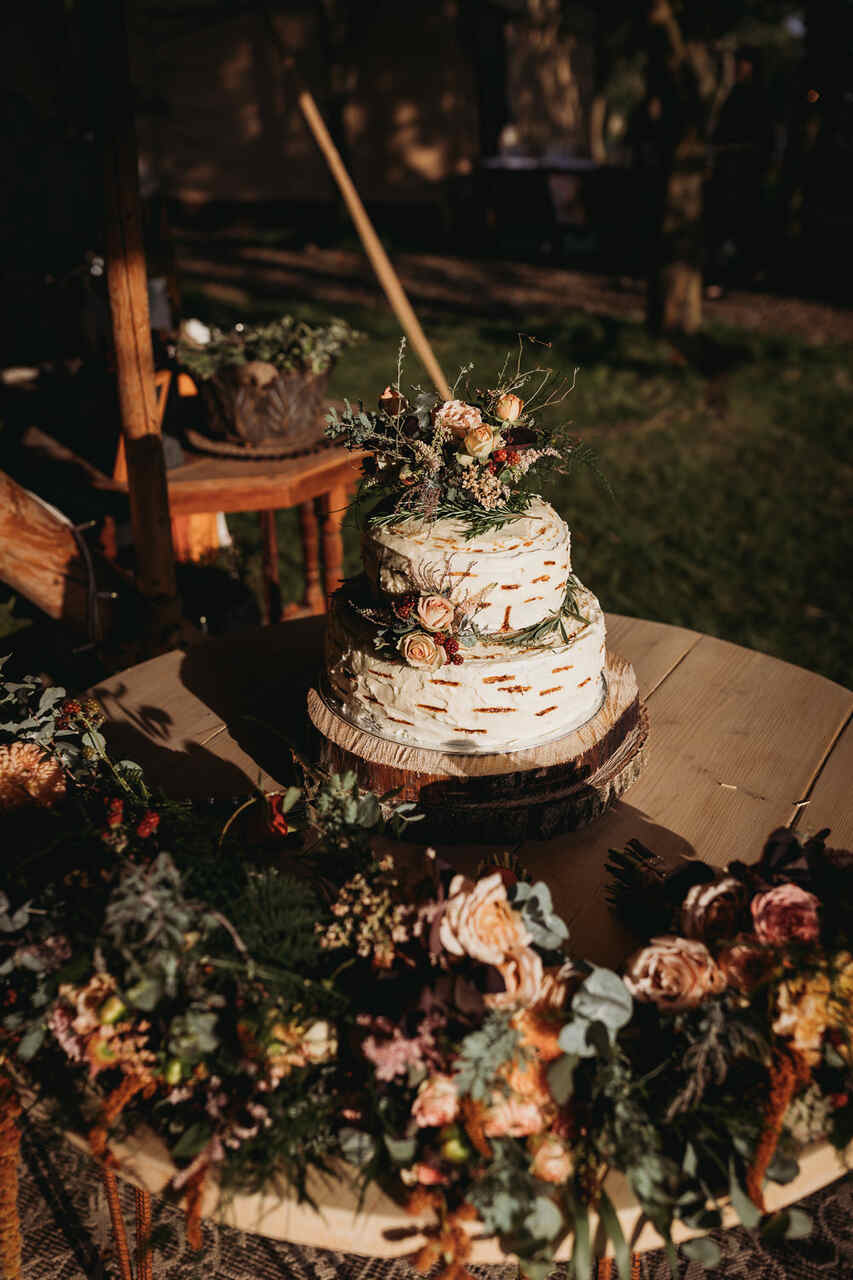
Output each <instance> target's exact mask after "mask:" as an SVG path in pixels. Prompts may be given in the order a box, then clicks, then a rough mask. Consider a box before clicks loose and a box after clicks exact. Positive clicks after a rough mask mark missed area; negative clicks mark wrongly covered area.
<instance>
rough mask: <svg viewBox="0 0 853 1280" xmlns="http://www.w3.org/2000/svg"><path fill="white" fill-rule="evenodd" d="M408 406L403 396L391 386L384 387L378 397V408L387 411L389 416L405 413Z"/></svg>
mask: <svg viewBox="0 0 853 1280" xmlns="http://www.w3.org/2000/svg"><path fill="white" fill-rule="evenodd" d="M408 407H409V402H408V400H407V399H406V397H405V396H401V395H400V392H399V391H395V390H394V388H393V387H386V388H385V390H384V391H383V392H382V395H381V396H380V397H379V408H380V411H381V412H382V413H387V414H388V417H389V418H398V417H399V416H400V414H401V413H405V412H406V410H407V409H408Z"/></svg>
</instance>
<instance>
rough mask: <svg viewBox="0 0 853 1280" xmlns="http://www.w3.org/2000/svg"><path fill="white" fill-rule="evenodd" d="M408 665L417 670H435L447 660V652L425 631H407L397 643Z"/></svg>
mask: <svg viewBox="0 0 853 1280" xmlns="http://www.w3.org/2000/svg"><path fill="white" fill-rule="evenodd" d="M397 648H398V649H399V651H400V653H401V654H402V655H403V657H404V658H405V660H406V662H407V663H408V664H409V666H410V667H417V668H418V670H419V671H437V670H438V669H439V667H443V666H444V664H445V662H446V661H447V654H446V653H445V652H444V650H443V649H442V647H441V645H440V644H436V643H435V641H434V640H433V638H432V636H431V635H428V634H427V633H426V631H409V632H408V633H407V634H406V635H404V636H401V637H400V641H399V643H398V645H397Z"/></svg>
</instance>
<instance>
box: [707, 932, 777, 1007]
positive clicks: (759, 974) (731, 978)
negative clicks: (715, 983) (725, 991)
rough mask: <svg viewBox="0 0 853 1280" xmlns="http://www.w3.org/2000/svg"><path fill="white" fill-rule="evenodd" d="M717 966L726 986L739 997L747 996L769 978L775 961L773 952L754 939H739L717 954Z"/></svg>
mask: <svg viewBox="0 0 853 1280" xmlns="http://www.w3.org/2000/svg"><path fill="white" fill-rule="evenodd" d="M717 964H718V965H719V966H720V969H721V971H722V973H723V976H724V977H725V979H726V982H727V984H728V985H729V986H730V987H734V989H735V991H739V992H740V993H741V995H744V996H748V995H750V994H751V993H752V992H753V991H754V990H755V988H756V987H757V986H758V985H759V984H760V983H761V982H763V981H764V980H765V978H769V976H770V971H771V970H772V969H773V967H774V964H775V961H774V959H773V952H772V951H768V950H767V948H766V947H762V946H761V944H760V943H758V942H756V941H755V939H754V938H750V937H741V938H736V939H735V941H734V942H732V943H731V945H730V946H728V947H724V948H723V950H722V951H720V952H719V954H718V956H717Z"/></svg>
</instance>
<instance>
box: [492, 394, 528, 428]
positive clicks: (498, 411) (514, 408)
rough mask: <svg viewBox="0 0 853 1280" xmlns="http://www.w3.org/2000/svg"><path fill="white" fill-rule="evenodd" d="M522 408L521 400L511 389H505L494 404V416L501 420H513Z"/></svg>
mask: <svg viewBox="0 0 853 1280" xmlns="http://www.w3.org/2000/svg"><path fill="white" fill-rule="evenodd" d="M523 408H524V401H523V400H520V399H519V397H518V396H516V395H513V393H512V392H511V391H505V392H504V393H503V395H502V396H501V397H500V398H499V399H498V402H497V404H496V405H495V417H496V418H500V420H501V422H515V420H516V418H518V417H519V416H520V415H521V411H522V409H523Z"/></svg>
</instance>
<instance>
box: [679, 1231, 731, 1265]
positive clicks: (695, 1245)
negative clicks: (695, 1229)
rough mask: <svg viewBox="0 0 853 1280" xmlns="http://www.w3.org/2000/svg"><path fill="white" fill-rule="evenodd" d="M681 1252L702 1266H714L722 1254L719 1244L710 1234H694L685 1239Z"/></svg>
mask: <svg viewBox="0 0 853 1280" xmlns="http://www.w3.org/2000/svg"><path fill="white" fill-rule="evenodd" d="M681 1252H682V1253H683V1254H684V1256H685V1257H686V1258H689V1259H690V1261H691V1262H698V1263H699V1265H700V1266H702V1267H716V1265H717V1263H718V1262H719V1261H720V1258H721V1257H722V1256H723V1255H722V1253H721V1252H720V1246H719V1245H718V1244H717V1243H716V1241H714V1240H712V1239H711V1237H710V1236H694V1237H693V1239H692V1240H685V1241H684V1243H683V1244H682V1246H681Z"/></svg>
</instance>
